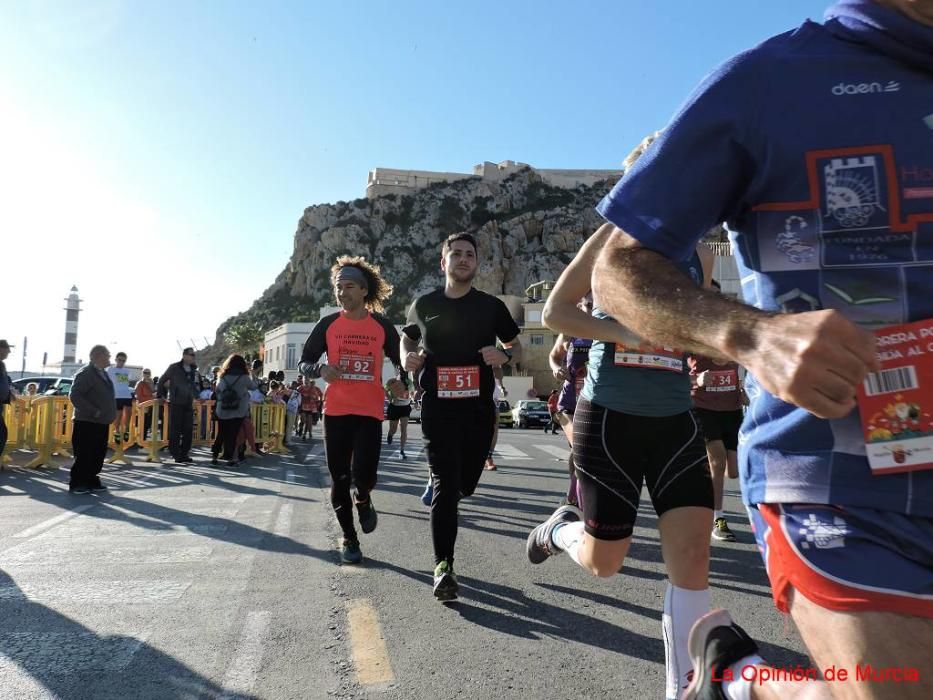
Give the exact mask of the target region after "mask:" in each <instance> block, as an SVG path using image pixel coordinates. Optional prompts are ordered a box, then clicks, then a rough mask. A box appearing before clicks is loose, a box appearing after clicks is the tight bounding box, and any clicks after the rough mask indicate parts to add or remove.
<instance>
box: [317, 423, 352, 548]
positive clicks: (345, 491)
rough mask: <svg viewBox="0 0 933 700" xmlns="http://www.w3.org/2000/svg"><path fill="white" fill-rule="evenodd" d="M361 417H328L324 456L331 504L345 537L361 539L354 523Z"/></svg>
mask: <svg viewBox="0 0 933 700" xmlns="http://www.w3.org/2000/svg"><path fill="white" fill-rule="evenodd" d="M356 418H357V416H327V415H325V416H324V455H325V458H326V459H327V469H328V471H329V472H330V479H331V485H330V503H331V505H332V506H333V508H334V513H335V514H336V516H337V522H338V523H340V529H341V530H342V531H343V536H344V538H345V539H346V540H348V541H350V542H358V541H359V538H358V537H357V534H356V527H355V526H354V524H353V499H352V497H351V496H350V475H351V466H350V465H351V460H352V457H353V441H354V437H355V434H356Z"/></svg>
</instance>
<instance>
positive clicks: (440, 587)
mask: <svg viewBox="0 0 933 700" xmlns="http://www.w3.org/2000/svg"><path fill="white" fill-rule="evenodd" d="M459 590H460V584H458V583H457V575H456V574H455V573H454V565H453V564H452V563H450V562H449V561H447V560H446V559H445V560H444V561H442V562H441V563H440V564H438V565H437V566H436V567H435V568H434V597H435V598H437V599H438V600H439V601H441V602H442V603H446V602H448V601H451V600H456V599H457V592H458V591H459Z"/></svg>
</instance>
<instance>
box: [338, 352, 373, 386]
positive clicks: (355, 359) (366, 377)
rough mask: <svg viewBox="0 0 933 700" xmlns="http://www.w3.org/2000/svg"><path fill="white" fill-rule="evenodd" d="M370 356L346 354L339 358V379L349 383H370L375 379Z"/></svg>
mask: <svg viewBox="0 0 933 700" xmlns="http://www.w3.org/2000/svg"><path fill="white" fill-rule="evenodd" d="M375 364H376V363H375V361H374V360H373V357H372V355H354V354H353V353H346V354H343V355H341V356H340V378H341V379H347V380H349V381H351V382H371V381H373V379H374V378H375V372H374V366H375Z"/></svg>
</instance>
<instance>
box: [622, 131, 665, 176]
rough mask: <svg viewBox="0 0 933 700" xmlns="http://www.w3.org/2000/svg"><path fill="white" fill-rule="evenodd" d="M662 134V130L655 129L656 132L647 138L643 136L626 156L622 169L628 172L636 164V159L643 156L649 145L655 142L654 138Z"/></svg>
mask: <svg viewBox="0 0 933 700" xmlns="http://www.w3.org/2000/svg"><path fill="white" fill-rule="evenodd" d="M660 135H661V132H660V131H655V132H654V133H652V134H648V135H647V136H646V137H645V138H643V139H642V140H641V143H639V144H638V145H637V146H635V148H634V149H632V152H631V153H629V154H628V155H627V156H626V157H625V160H624V161H622V171H623V172H626V173H627V172H628V171H629V170H630V169H631V167H632V166H633V165H635V161H636V160H638V159H639V158H641V154H642V153H644V152H645V151H647V150H648V146H650V145H651V144H652V143H654V140H655V139H656V138H658V136H660Z"/></svg>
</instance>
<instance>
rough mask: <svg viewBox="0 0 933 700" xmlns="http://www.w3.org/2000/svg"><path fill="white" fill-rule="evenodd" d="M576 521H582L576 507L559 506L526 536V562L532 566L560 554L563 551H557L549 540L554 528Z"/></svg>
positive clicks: (581, 513)
mask: <svg viewBox="0 0 933 700" xmlns="http://www.w3.org/2000/svg"><path fill="white" fill-rule="evenodd" d="M578 520H583V511H581V510H580V509H579V508H577V507H576V506H571V505H566V506H560V507H559V508H558V509H557V510H555V511H554V512H553V513H551V517H550V518H548V519H547V520H545V521H544V522H543V523H541V524H540V525H538V527H536V528H535V529H534V530H532V531H531V532H530V533H529V535H528V541H527V542H526V543H525V553H526V554H527V555H528V561H530V562H531V563H532V564H540V563H541V562H543V561H544V560H545V559H547V558H548V557H553V556H555V555H557V554H560V553H561V552H562V551H563V550H561V549H558V548H557V547H556V546H555V545H554V542H553V541H552V540H551V534H552V533H553V532H554V528H556V527H557V526H558V525H565V524H567V523H574V522H577V521H578Z"/></svg>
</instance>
